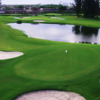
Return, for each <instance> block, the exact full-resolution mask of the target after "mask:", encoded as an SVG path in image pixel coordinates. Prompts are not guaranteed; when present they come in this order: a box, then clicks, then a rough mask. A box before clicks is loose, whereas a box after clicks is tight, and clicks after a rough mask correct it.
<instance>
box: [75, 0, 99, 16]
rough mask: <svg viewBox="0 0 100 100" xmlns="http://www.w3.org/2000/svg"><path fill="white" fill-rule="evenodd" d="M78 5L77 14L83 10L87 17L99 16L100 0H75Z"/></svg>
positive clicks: (76, 5)
mask: <svg viewBox="0 0 100 100" xmlns="http://www.w3.org/2000/svg"><path fill="white" fill-rule="evenodd" d="M74 1H75V7H76V14H77V16H78V17H79V14H80V13H81V12H82V13H83V16H84V17H85V18H97V17H98V15H99V1H100V0H74Z"/></svg>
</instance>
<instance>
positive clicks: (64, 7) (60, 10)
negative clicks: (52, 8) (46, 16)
mask: <svg viewBox="0 0 100 100" xmlns="http://www.w3.org/2000/svg"><path fill="white" fill-rule="evenodd" d="M58 9H59V13H61V14H64V13H65V12H66V9H67V7H66V6H63V5H60V6H59V8H58Z"/></svg>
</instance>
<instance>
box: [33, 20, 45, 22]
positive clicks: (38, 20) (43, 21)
mask: <svg viewBox="0 0 100 100" xmlns="http://www.w3.org/2000/svg"><path fill="white" fill-rule="evenodd" d="M33 22H45V21H44V20H34V21H33Z"/></svg>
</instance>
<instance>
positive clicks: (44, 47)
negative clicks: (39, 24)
mask: <svg viewBox="0 0 100 100" xmlns="http://www.w3.org/2000/svg"><path fill="white" fill-rule="evenodd" d="M60 17H61V16H60ZM62 17H63V18H65V20H59V19H51V18H50V17H47V16H37V17H35V16H34V17H31V18H22V19H21V20H23V22H31V23H32V22H33V20H34V19H41V20H46V23H62V24H65V23H70V24H76V25H84V26H93V27H100V22H99V21H98V20H92V19H82V18H80V19H78V18H76V17H75V16H74V17H73V16H62ZM0 20H1V22H0V37H1V38H0V40H1V41H0V50H7V51H22V52H24V53H25V55H23V56H21V57H18V58H14V59H10V60H1V61H0V100H14V98H15V97H17V96H18V95H20V94H22V93H25V92H29V91H35V90H42V89H57V90H66V91H71V92H77V93H79V94H81V95H82V96H84V97H85V98H86V99H87V100H100V83H99V77H100V67H99V66H100V46H99V45H89V44H73V43H64V42H54V41H48V40H41V39H34V38H28V37H27V36H26V35H25V34H24V33H22V32H21V31H18V30H15V29H12V28H10V27H9V26H7V25H5V24H6V23H9V22H16V21H17V19H13V17H12V16H10V17H5V16H2V17H0ZM66 49H67V50H68V53H65V50H66Z"/></svg>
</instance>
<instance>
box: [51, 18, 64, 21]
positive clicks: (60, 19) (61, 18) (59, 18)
mask: <svg viewBox="0 0 100 100" xmlns="http://www.w3.org/2000/svg"><path fill="white" fill-rule="evenodd" d="M51 18H56V19H60V20H64V18H59V17H51Z"/></svg>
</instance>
